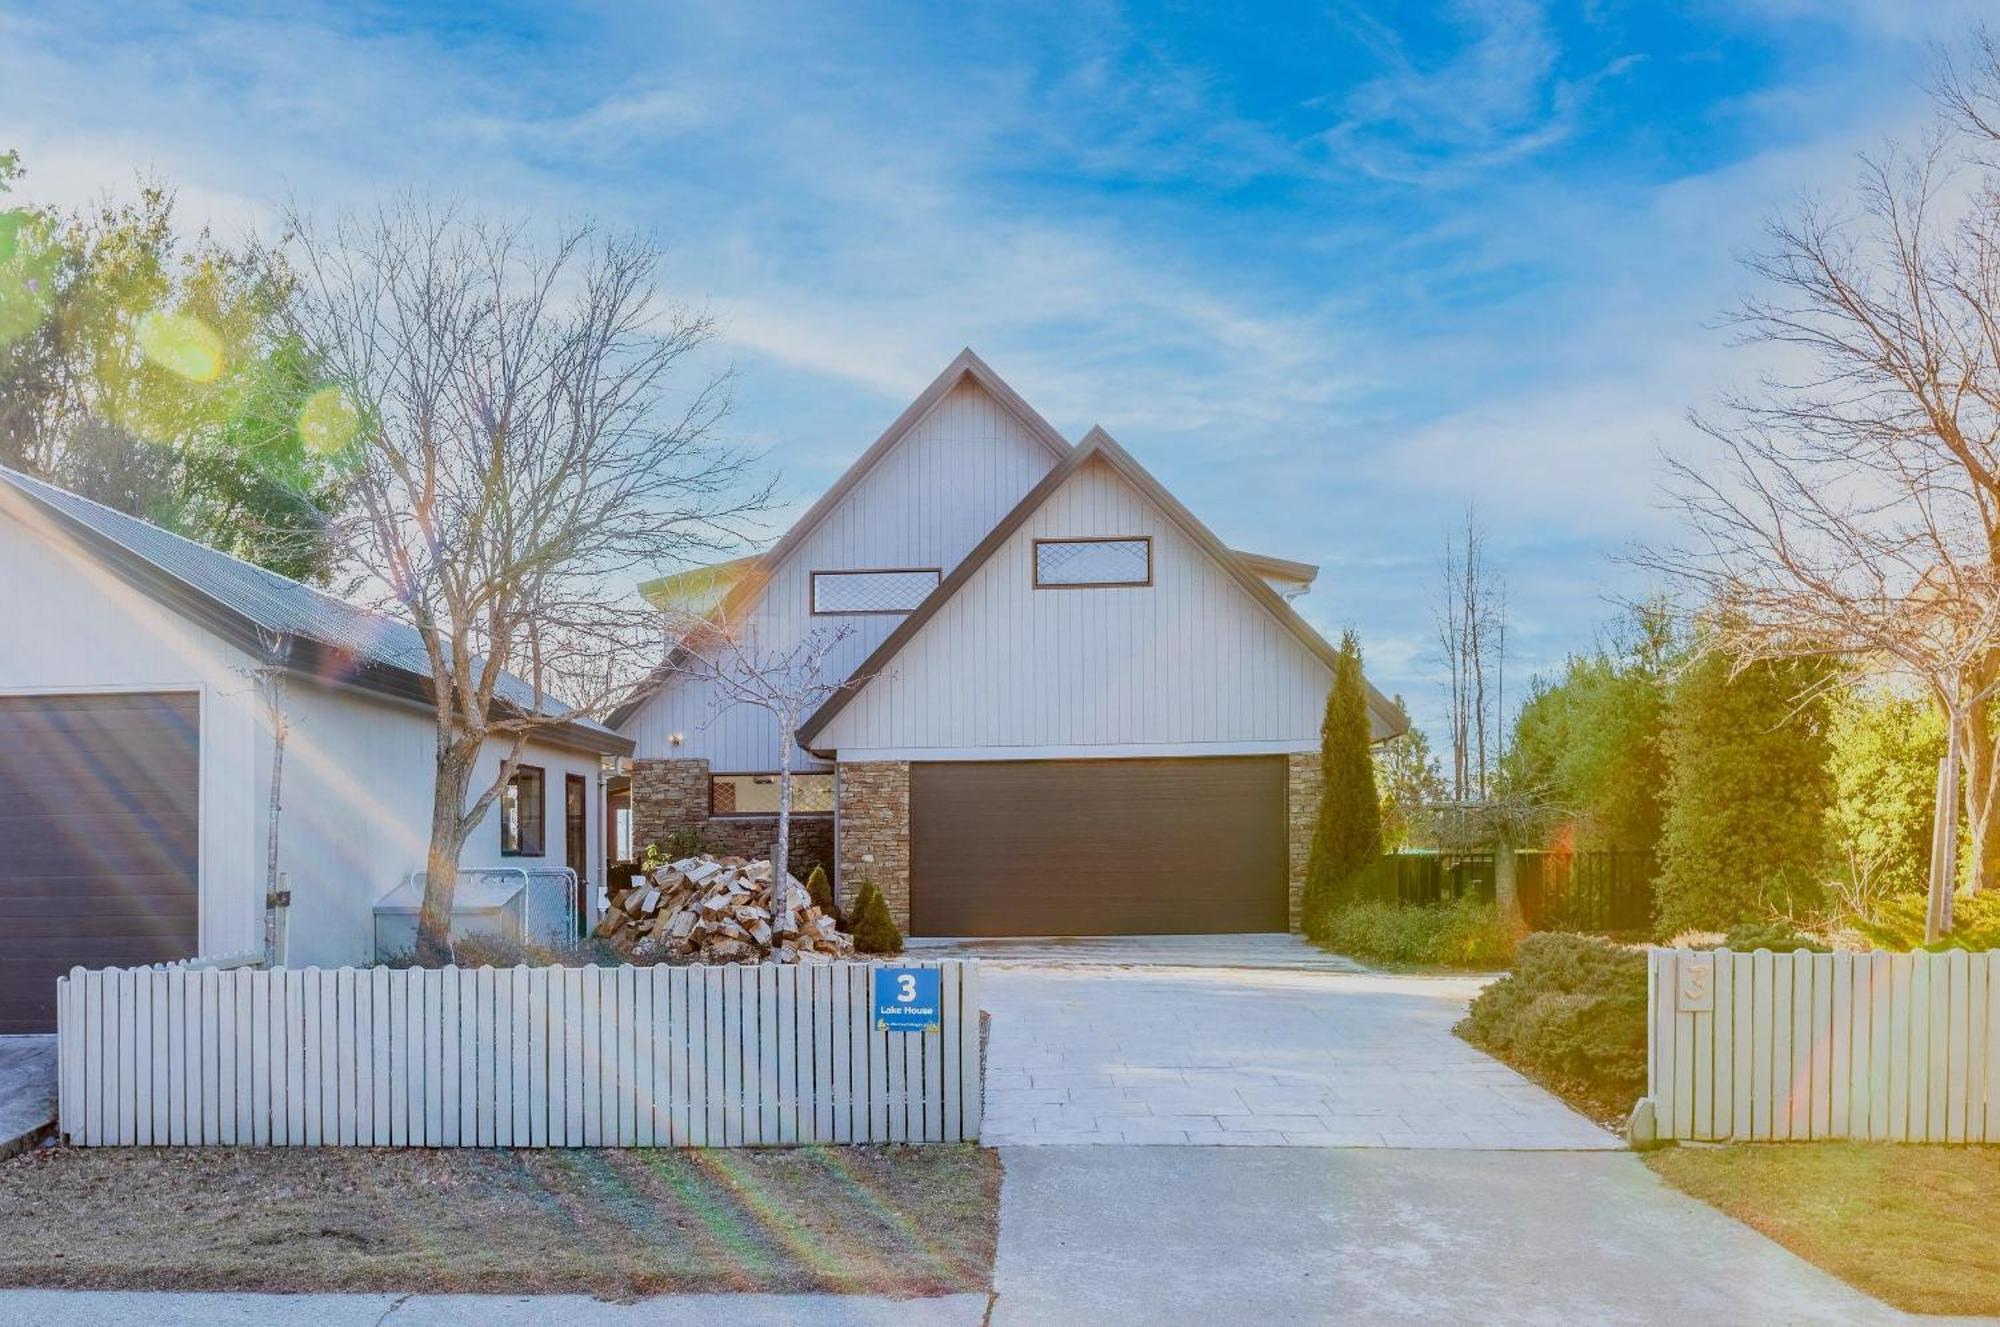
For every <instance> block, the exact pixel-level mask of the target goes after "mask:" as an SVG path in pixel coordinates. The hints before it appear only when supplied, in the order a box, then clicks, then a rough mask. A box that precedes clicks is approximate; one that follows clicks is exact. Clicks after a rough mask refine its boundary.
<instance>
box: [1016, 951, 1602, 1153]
mask: <svg viewBox="0 0 2000 1327" xmlns="http://www.w3.org/2000/svg"><path fill="white" fill-rule="evenodd" d="M1246 938H1247V939H1262V938H1263V937H1235V936H1232V937H1216V939H1217V940H1220V941H1229V942H1236V941H1241V940H1244V939H1246ZM1273 938H1274V939H1287V940H1288V939H1289V937H1273ZM1293 943H1294V944H1296V943H1298V942H1293ZM1217 948H1218V950H1219V951H1220V952H1223V953H1227V952H1229V949H1230V948H1232V946H1229V945H1218V946H1217ZM1279 956H1280V957H1281V958H1282V957H1283V955H1282V953H1281V954H1280V955H1279ZM1340 961H1341V962H1343V963H1344V962H1346V960H1340ZM1350 966H1351V965H1350ZM1483 980H1484V979H1483V978H1477V977H1398V976H1389V975H1385V974H1380V973H1367V972H1341V971H1310V970H1297V969H1293V968H1290V967H1288V966H1280V967H1277V968H1264V967H1256V968H1251V967H1221V966H1204V967H1181V966H1107V965H1078V966H1066V965H1058V964H1051V963H1048V962H1046V961H1039V962H1023V963H1010V964H1005V965H996V966H994V967H991V968H988V969H987V970H986V972H985V974H984V977H983V979H982V987H983V992H982V993H983V1003H984V1004H985V1006H986V1008H987V1009H988V1010H989V1011H990V1012H991V1013H992V1015H993V1030H992V1038H991V1042H990V1043H989V1045H988V1048H987V1078H986V1118H985V1123H984V1130H983V1133H984V1139H985V1141H986V1142H987V1143H988V1144H989V1145H992V1146H1003V1145H1014V1146H1034V1145H1042V1144H1089V1143H1113V1144H1120V1143H1164V1144H1186V1143H1200V1144H1212V1145H1217V1146H1225V1145H1233V1146H1239V1147H1240V1146H1290V1147H1414V1148H1436V1147H1441V1148H1503V1149H1515V1148H1598V1149H1612V1148H1617V1147H1619V1146H1621V1144H1620V1142H1619V1140H1618V1139H1617V1138H1615V1137H1614V1136H1613V1135H1612V1134H1610V1133H1608V1132H1606V1131H1605V1130H1604V1129H1601V1128H1599V1127H1598V1126H1597V1125H1596V1124H1594V1123H1592V1122H1591V1121H1590V1120H1588V1119H1585V1118H1584V1117H1583V1116H1581V1115H1579V1114H1577V1113H1576V1112H1575V1111H1573V1110H1571V1109H1570V1108H1569V1107H1568V1106H1567V1105H1565V1104H1564V1103H1563V1102H1561V1101H1559V1100H1557V1099H1556V1098H1555V1097H1553V1096H1551V1095H1550V1094H1548V1093H1547V1092H1544V1091H1543V1090H1542V1089H1541V1088H1539V1087H1536V1086H1535V1085H1534V1084H1532V1083H1530V1082H1528V1081H1527V1080H1526V1079H1524V1078H1522V1077H1521V1076H1520V1075H1519V1074H1517V1073H1515V1072H1514V1071H1513V1070H1512V1069H1509V1068H1508V1067H1507V1066H1505V1065H1503V1064H1501V1063H1500V1062H1499V1061H1497V1060H1495V1059H1492V1058H1491V1057H1490V1056H1487V1055H1483V1054H1481V1053H1480V1052H1478V1051H1476V1050H1474V1049H1473V1048H1472V1047H1470V1046H1468V1045H1466V1044H1465V1043H1464V1042H1462V1041H1460V1040H1459V1039H1458V1038H1457V1037H1455V1036H1453V1035H1452V1032H1451V1028H1452V1025H1453V1024H1454V1023H1456V1022H1457V1021H1458V1019H1459V1018H1460V1017H1461V1016H1463V1014H1464V1012H1465V1005H1466V1002H1467V1001H1469V1000H1470V999H1471V998H1472V996H1473V995H1474V994H1476V993H1477V991H1478V989H1479V986H1480V984H1481V982H1482V981H1483Z"/></svg>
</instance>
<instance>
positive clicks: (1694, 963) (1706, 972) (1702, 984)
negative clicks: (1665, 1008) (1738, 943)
mask: <svg viewBox="0 0 2000 1327" xmlns="http://www.w3.org/2000/svg"><path fill="white" fill-rule="evenodd" d="M1680 969H1681V979H1680V984H1679V985H1678V986H1676V987H1675V999H1674V1005H1675V1007H1676V1008H1677V1009H1679V1011H1680V1012H1681V1013H1683V1014H1702V1013H1710V1012H1713V1011H1714V1009H1715V955H1713V954H1682V955H1681V956H1680Z"/></svg>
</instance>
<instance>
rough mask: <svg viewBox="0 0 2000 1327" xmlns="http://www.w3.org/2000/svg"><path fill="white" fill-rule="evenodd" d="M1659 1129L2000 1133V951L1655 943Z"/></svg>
mask: <svg viewBox="0 0 2000 1327" xmlns="http://www.w3.org/2000/svg"><path fill="white" fill-rule="evenodd" d="M1649 970H1650V975H1651V983H1650V986H1649V988H1648V993H1647V1014H1648V1019H1647V1038H1646V1040H1647V1081H1648V1085H1647V1093H1648V1096H1649V1097H1650V1099H1651V1101H1652V1103H1653V1112H1654V1120H1655V1127H1656V1129H1657V1131H1658V1134H1659V1136H1660V1137H1662V1138H1690V1139H1717V1140H1719V1139H1734V1140H1750V1139H1756V1140H1783V1139H1792V1140H1800V1139H1817V1138H1854V1139H1873V1140H1880V1141H1889V1142H1911V1143H1917V1142H1932V1143H1983V1142H2000V1046H1996V1044H1995V1038H1996V1036H2000V951H1994V952H1989V953H1978V954H1969V953H1966V952H1964V951H1950V952H1946V953H1940V954H1932V953H1924V952H1918V953H1911V954H1811V953H1806V952H1804V951H1803V950H1801V951H1798V952H1796V953H1791V954H1774V953H1771V952H1769V951H1768V950H1762V949H1760V950H1758V951H1756V952H1755V953H1750V954H1743V953H1736V952H1733V951H1730V950H1689V949H1654V950H1653V951H1651V958H1650V965H1649Z"/></svg>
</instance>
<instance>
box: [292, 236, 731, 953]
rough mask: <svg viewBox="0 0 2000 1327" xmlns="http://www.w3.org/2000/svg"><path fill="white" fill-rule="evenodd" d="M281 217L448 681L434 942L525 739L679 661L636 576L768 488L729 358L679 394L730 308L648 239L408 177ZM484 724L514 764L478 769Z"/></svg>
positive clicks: (301, 292)
mask: <svg viewBox="0 0 2000 1327" xmlns="http://www.w3.org/2000/svg"><path fill="white" fill-rule="evenodd" d="M286 220H287V228H288V230H289V232H290V237H289V245H288V247H289V249H290V250H291V255H290V257H291V263H292V266H293V269H294V270H295V271H296V273H297V274H298V278H299V284H298V291H297V298H296V299H295V300H294V301H293V304H292V307H291V310H290V314H289V316H290V318H291V319H292V322H293V325H294V327H295V329H296V330H297V331H298V332H299V333H300V334H301V335H302V336H303V337H304V339H305V340H306V342H307V343H308V344H309V345H310V346H311V347H312V348H313V349H314V350H315V351H317V352H318V353H319V354H320V355H322V356H323V357H324V359H325V363H326V364H327V365H328V367H329V370H330V372H331V373H332V375H333V377H334V379H335V381H336V382H337V383H338V384H339V388H340V390H341V391H342V392H344V393H345V395H346V407H347V410H348V411H349V412H350V414H351V422H352V437H351V438H349V439H344V440H342V439H336V440H335V441H337V442H339V444H340V445H341V446H342V447H343V449H344V454H348V455H349V456H350V459H351V465H352V467H353V471H354V487H355V493H356V495H357V501H356V503H355V511H354V513H353V515H352V516H351V517H350V518H348V519H346V520H345V521H344V522H343V523H342V524H341V525H340V527H339V528H338V530H337V534H338V537H339V538H340V539H341V540H342V545H343V548H344V550H345V551H346V553H347V555H348V557H349V558H350V559H351V562H352V566H353V567H354V569H355V570H356V571H358V573H359V574H360V575H361V576H362V577H363V578H364V581H365V583H367V584H369V585H372V586H373V587H375V588H376V590H377V592H378V597H379V598H380V599H381V601H382V602H383V604H384V605H385V606H386V607H387V608H388V609H389V610H390V611H392V612H394V613H396V614H397V615H399V616H400V617H401V618H402V619H403V620H405V621H406V622H408V623H409V624H410V626H412V627H413V628H415V630H416V634H417V636H418V637H419V638H420V639H421V642H422V659H421V661H420V667H421V668H422V669H424V670H425V671H427V672H428V675H429V677H430V679H431V687H430V693H431V694H430V697H429V700H430V703H431V707H432V713H433V717H434V720H435V728H436V760H437V781H436V787H435V793H434V797H433V802H432V808H431V830H430V844H429V848H428V851H427V854H426V859H425V871H426V876H425V880H426V883H425V889H424V898H423V907H422V911H421V914H420V916H419V921H418V941H417V950H418V959H419V961H420V962H424V963H427V964H436V963H440V962H443V961H445V960H446V959H447V957H448V955H449V952H450V945H449V936H450V921H451V906H452V898H453V895H454V892H455V890H456V886H457V878H458V858H459V852H460V849H461V848H462V846H463V845H464V842H465V839H466V837H467V836H468V835H469V834H470V833H471V832H472V830H473V829H474V828H475V827H476V826H477V825H478V824H479V823H480V821H481V820H482V819H483V818H484V817H485V815H486V813H487V810H488V809H489V808H490V807H491V806H492V805H493V803H494V801H495V799H496V798H497V797H499V795H500V793H501V791H502V789H504V788H505V787H506V785H507V783H508V782H509V780H511V779H512V777H513V775H514V771H515V767H516V764H517V762H518V761H519V758H520V755H521V752H522V749H523V748H524V747H525V746H526V744H527V743H528V742H529V741H530V740H532V739H533V738H534V737H535V736H536V735H537V734H538V733H547V732H549V731H550V730H551V729H552V728H554V727H555V726H558V725H564V724H573V723H575V722H577V721H579V720H586V719H591V718H594V717H597V716H601V715H604V714H607V713H608V712H609V711H610V710H611V709H612V708H614V707H615V706H616V705H617V704H618V703H619V702H620V701H622V700H624V699H626V698H627V697H628V696H630V695H632V694H634V688H635V687H637V688H642V689H643V688H645V687H650V686H656V685H658V684H659V682H660V681H662V680H663V679H662V678H660V677H659V676H658V675H657V674H656V673H654V672H653V671H652V670H651V669H650V667H649V665H650V664H651V662H652V661H654V660H656V659H657V657H658V654H657V651H658V650H659V648H660V643H661V636H660V623H659V621H658V617H657V614H656V613H655V612H654V610H653V609H652V608H651V607H650V606H649V605H647V604H646V603H644V601H643V600H642V599H640V598H639V597H638V596H636V595H633V594H632V593H631V585H630V581H631V577H632V574H633V573H634V572H635V571H638V570H640V569H644V570H646V571H648V572H651V571H653V570H654V569H656V568H658V567H659V566H661V565H663V564H666V565H671V564H673V563H675V562H677V561H683V560H694V559H696V558H697V557H699V556H701V555H713V554H714V553H715V552H717V551H720V550H723V549H726V548H728V547H729V546H731V544H732V543H733V541H734V537H735V528H734V527H735V523H736V521H737V520H738V519H739V518H741V517H742V516H744V515H745V514H746V513H748V512H751V511H754V510H756V509H759V508H761V506H762V505H763V504H764V501H765V496H766V495H765V493H764V492H762V491H749V492H746V491H745V489H744V480H745V478H746V475H745V470H746V461H745V458H744V457H743V456H742V455H741V454H740V453H737V452H734V451H731V450H728V449H724V448H721V447H718V446H716V445H715V444H714V443H713V441H712V436H711V435H712V430H713V426H714V425H715V423H716V421H717V420H718V419H719V417H720V416H721V414H722V413H723V411H724V409H725V407H726V395H725V390H724V389H725V386H726V383H725V381H724V380H723V379H722V378H719V377H709V378H706V379H704V380H702V381H700V382H698V383H697V384H696V385H694V386H693V387H692V388H691V389H689V390H687V391H685V392H675V393H670V390H669V389H670V387H671V386H675V385H677V384H676V383H675V382H674V379H675V373H676V370H677V369H678V368H679V367H680V366H681V365H682V361H683V360H685V359H686V358H687V357H688V356H689V355H690V354H691V353H692V352H694V351H695V350H696V349H698V348H699V347H701V346H702V345H703V344H704V343H706V342H707V341H708V340H709V338H710V336H711V333H712V324H711V322H710V320H709V318H708V317H707V316H705V315H704V314H701V313H698V312H691V311H689V310H687V309H685V308H683V307H681V306H679V305H675V304H672V303H668V302H666V301H664V300H663V299H662V298H661V297H660V295H659V293H658V290H657V286H656V278H657V275H658V265H659V257H658V253H657V251H656V250H655V248H654V247H653V246H652V245H651V244H650V243H649V242H647V241H646V240H645V239H644V238H642V237H639V236H633V235H625V234H606V233H603V232H600V231H597V230H595V229H593V228H591V227H589V226H571V227H565V228H563V229H561V230H560V231H558V232H556V233H554V234H553V235H552V236H551V237H550V238H548V239H546V240H545V241H544V242H542V243H537V242H536V241H535V240H534V239H533V238H532V237H531V234H530V231H529V230H528V228H527V227H526V226H525V225H524V224H520V223H495V222H492V221H488V220H484V219H480V218H477V217H470V216H466V215H463V214H461V213H460V212H459V211H458V210H457V209H455V208H452V207H448V206H439V205H433V204H430V203H427V202H425V201H422V200H419V199H415V198H409V197H405V198H401V199H398V200H396V201H394V202H392V203H388V204H385V205H383V206H381V207H379V208H377V209H376V211H374V212H373V213H372V214H368V215H365V216H359V217H343V218H341V219H339V220H337V221H335V222H334V223H333V224H331V225H330V226H325V227H322V226H320V225H318V224H316V223H315V222H314V221H313V220H312V219H311V218H309V217H306V216H304V215H302V214H300V213H299V212H298V211H297V210H296V208H294V209H293V210H292V211H291V213H290V214H289V215H288V217H287V219H286ZM329 431H330V430H327V429H325V428H324V427H323V428H322V432H329ZM413 662H419V661H413ZM510 675H511V677H512V678H513V679H518V680H510ZM489 744H492V746H493V747H494V748H495V749H496V750H497V751H498V753H499V756H500V759H499V763H498V768H497V772H496V773H495V775H494V776H493V777H492V778H490V779H487V780H484V781H483V782H482V783H481V784H480V785H479V786H477V787H475V786H474V784H473V775H474V772H475V769H476V767H477V765H478V763H479V761H480V758H481V755H482V753H484V752H485V751H486V750H487V749H488V746H489Z"/></svg>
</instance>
